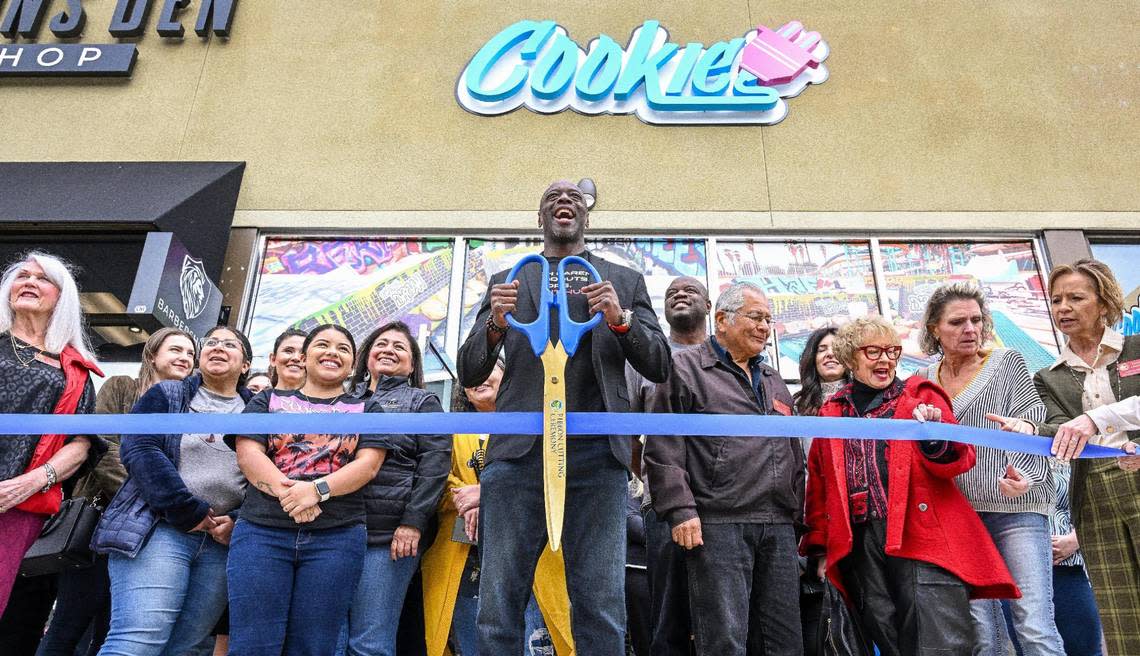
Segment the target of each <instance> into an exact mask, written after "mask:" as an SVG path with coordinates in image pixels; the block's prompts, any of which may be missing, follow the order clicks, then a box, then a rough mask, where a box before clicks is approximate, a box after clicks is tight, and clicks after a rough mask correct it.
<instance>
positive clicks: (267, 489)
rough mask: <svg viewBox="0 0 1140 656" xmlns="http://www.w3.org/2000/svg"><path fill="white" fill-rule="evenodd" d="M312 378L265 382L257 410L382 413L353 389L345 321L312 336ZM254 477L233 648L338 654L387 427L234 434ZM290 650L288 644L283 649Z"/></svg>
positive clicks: (234, 572)
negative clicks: (297, 384)
mask: <svg viewBox="0 0 1140 656" xmlns="http://www.w3.org/2000/svg"><path fill="white" fill-rule="evenodd" d="M302 350H303V351H304V358H305V374H306V376H305V384H304V385H303V386H302V387H301V388H300V389H298V390H274V389H270V390H265V391H264V392H261V393H260V394H258V395H257V396H256V397H254V398H253V400H252V401H250V403H249V405H248V406H247V407H246V410H245V411H246V412H247V413H274V412H300V413H329V412H382V410H381V409H380V407H379V405H377V404H376V403H373V402H370V401H364V400H361V399H358V398H356V397H354V396H352V395H350V394H345V393H344V387H343V386H344V382H345V380H346V379H347V378H348V376H349V374H350V373H351V372H352V364H353V360H354V356H355V351H356V345H355V344H354V342H353V339H352V335H351V334H349V332H348V331H347V330H345V329H344V328H342V327H340V326H336V325H331V324H325V325H322V326H318V327H316V328H314V329H313V331H312V332H310V333H309V336H308V337H307V338H306V339H305V342H304V345H303V349H302ZM226 441H227V443H229V444H230V445H231V446H233V447H234V448H235V449H236V451H237V454H238V464H239V465H240V467H241V469H242V472H243V473H244V474H245V476H246V478H247V479H248V480H249V487H248V488H247V489H246V497H245V502H244V503H243V504H242V507H241V513H240V517H241V518H240V519H239V520H238V523H237V526H236V528H234V533H233V538H232V541H231V550H230V559H229V564H228V570H227V571H228V578H229V590H230V655H231V656H260V655H265V656H270V655H272V656H280V655H281V654H285V656H302V655H304V656H328V654H329V653H331V651H332V649H333V647H334V646H335V644H336V641H337V638H338V636H339V633H340V630H341V627H342V626H343V625H344V619H345V617H346V616H347V614H348V608H349V605H350V604H351V603H352V597H353V594H354V593H355V591H356V583H357V581H358V580H359V579H360V571H361V567H362V564H363V559H364V552H365V548H366V533H365V528H364V498H363V496H362V495H361V494H360V493H359V492H358V491H359V490H360V488H361V487H362V486H364V484H365V483H367V482H368V481H370V480H372V478H373V477H374V476H375V475H376V472H377V471H378V470H379V469H380V464H381V463H382V462H383V461H384V455H385V451H386V449H387V448H388V446H389V444H390V442H391V438H390V437H388V436H385V435H369V434H363V435H332V434H327V433H288V434H272V435H236V436H235V435H230V436H227V437H226ZM283 650H284V651H283Z"/></svg>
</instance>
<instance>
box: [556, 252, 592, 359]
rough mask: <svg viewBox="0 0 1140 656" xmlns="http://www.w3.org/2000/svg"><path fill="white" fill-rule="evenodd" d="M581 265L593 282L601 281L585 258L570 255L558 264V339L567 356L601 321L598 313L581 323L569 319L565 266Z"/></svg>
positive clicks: (570, 354)
mask: <svg viewBox="0 0 1140 656" xmlns="http://www.w3.org/2000/svg"><path fill="white" fill-rule="evenodd" d="M575 263H577V264H581V265H582V266H583V267H585V268H586V271H588V272H590V276H592V279H593V280H594V281H595V282H601V281H602V275H601V274H600V273H598V270H597V269H595V268H594V265H593V264H590V263H589V262H588V261H586V259H585V258H581V257H578V256H577V255H571V256H570V257H564V258H562V261H561V262H559V263H558V296H557V298H556V299H555V304H556V305H557V307H558V337H559V339H561V341H562V347H563V348H564V349H566V355H567V356H573V355H574V352H575V351H577V350H578V342H579V341H581V340H582V335H585V334H586V333H587V332H589V331H591V330H593V329H594V326H596V325H598V323H599V322H600V321H601V320H602V314H601V313H600V312H599V313H598V314H595V315H594V316H592V317H590V318H589V319H587V320H586V321H583V322H581V323H579V322H577V321H574V319H572V318H570V302H569V299H567V298H566V275H565V274H566V265H567V264H575Z"/></svg>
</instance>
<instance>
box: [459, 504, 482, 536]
mask: <svg viewBox="0 0 1140 656" xmlns="http://www.w3.org/2000/svg"><path fill="white" fill-rule="evenodd" d="M463 532H464V533H466V534H467V539H468V540H471V541H472V542H478V541H479V507H478V506H476V507H474V508H472V509H471V510H468V511H467V512H465V513H463Z"/></svg>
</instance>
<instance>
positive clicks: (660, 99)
mask: <svg viewBox="0 0 1140 656" xmlns="http://www.w3.org/2000/svg"><path fill="white" fill-rule="evenodd" d="M828 53H829V49H828V46H827V42H826V41H824V40H823V39H822V38H821V37H820V35H819V33H818V32H810V31H807V30H805V29H804V26H803V25H802V24H800V23H799V22H798V21H791V22H789V23H787V24H786V25H784V26H782V27H780V28H779V29H777V30H772V29H769V28H768V27H765V26H763V25H761V26H759V27H758V28H757V29H755V30H752V31H750V32H748V33H747V34H745V35H744V36H741V37H735V38H731V39H726V40H724V41H718V42H716V43H713V44H711V45H709V46H707V47H706V46H705V45H704V44H701V43H696V42H690V43H686V44H678V43H673V42H672V41H670V39H669V33H668V32H667V31H666V30H665V28H664V27H662V26H661V25H660V24H659V23H658V22H657V21H653V20H648V21H645V22H644V23H642V24H641V25H640V26H638V27H637V29H635V30H634V31H633V34H631V35H630V37H629V40H628V42H627V43H626V45H625V46H624V47H623V46H622V45H620V44H619V43H618V42H617V41H615V40H614V39H612V38H610V37H608V36H606V35H604V34H603V35H599V36H597V37H595V38H594V39H592V40H591V41H590V42H589V43H588V44H587V45H586V47H582V46H580V45H579V44H578V43H577V42H576V41H574V40H573V39H571V38H570V34H569V32H567V30H566V29H565V28H564V27H562V26H560V25H558V24H557V23H555V22H554V21H549V20H548V21H531V20H524V21H519V22H517V23H514V24H513V25H510V26H508V27H507V28H505V29H503V30H502V31H501V32H499V33H498V34H496V35H495V36H494V37H492V38H491V39H490V40H489V41H487V43H486V44H484V45H483V47H482V48H480V49H479V50H478V51H477V52H476V53H475V54H474V55H473V56H472V57H471V61H470V62H468V64H467V66H466V68H464V70H463V73H462V74H461V75H460V76H459V82H458V84H457V85H456V92H455V93H456V98H457V100H458V101H459V104H460V105H461V106H462V107H463V108H464V109H466V110H468V111H470V112H472V113H475V114H480V115H483V116H497V115H499V114H506V113H508V112H511V111H514V110H516V109H518V108H520V107H526V108H527V109H529V110H531V111H533V112H536V113H539V114H555V113H558V112H561V111H565V110H567V109H572V110H574V111H575V112H578V113H580V114H586V115H596V114H634V115H636V116H637V117H638V118H639V119H641V120H642V121H645V122H646V123H652V124H658V125H675V124H718V123H719V124H759V125H771V124H773V123H778V122H779V121H781V120H783V118H784V117H785V116H787V114H788V105H787V102H786V99H788V98H793V97H795V96H797V95H799V94H800V93H802V92H803V91H804V89H806V88H807V87H808V85H811V84H822V83H823V82H825V81H826V80H827V75H828V72H827V67H826V66H824V65H823V61H824V60H825V59H827V56H828Z"/></svg>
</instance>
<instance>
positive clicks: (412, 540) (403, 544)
mask: <svg viewBox="0 0 1140 656" xmlns="http://www.w3.org/2000/svg"><path fill="white" fill-rule="evenodd" d="M419 552H420V529H418V528H416V527H414V526H398V527H396V532H395V533H393V534H392V560H399V559H401V558H407V557H408V556H416V555H418V554H419Z"/></svg>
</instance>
